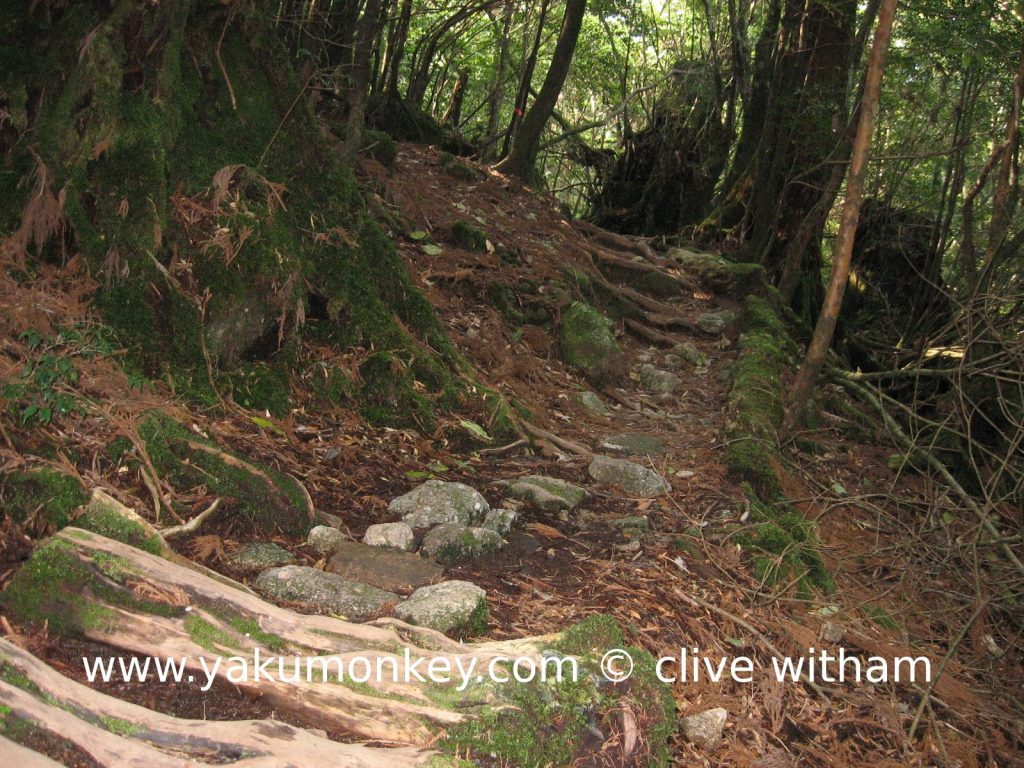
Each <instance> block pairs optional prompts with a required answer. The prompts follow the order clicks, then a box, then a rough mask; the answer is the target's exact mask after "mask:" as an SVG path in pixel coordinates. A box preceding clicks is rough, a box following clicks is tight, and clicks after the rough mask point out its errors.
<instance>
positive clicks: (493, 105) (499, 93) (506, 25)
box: [484, 0, 515, 137]
mask: <svg viewBox="0 0 1024 768" xmlns="http://www.w3.org/2000/svg"><path fill="white" fill-rule="evenodd" d="M514 8H515V3H514V2H513V0H506V2H505V7H504V10H503V11H502V20H501V30H502V34H501V44H500V47H499V48H498V56H497V63H496V64H495V73H494V89H493V90H492V91H491V95H490V97H489V98H488V100H487V130H486V132H485V133H484V135H485V136H488V137H490V136H494V135H495V134H496V133H498V123H499V122H500V121H501V107H502V104H503V102H504V101H505V71H506V70H507V69H508V60H509V42H510V41H509V33H510V32H511V31H512V12H513V10H514Z"/></svg>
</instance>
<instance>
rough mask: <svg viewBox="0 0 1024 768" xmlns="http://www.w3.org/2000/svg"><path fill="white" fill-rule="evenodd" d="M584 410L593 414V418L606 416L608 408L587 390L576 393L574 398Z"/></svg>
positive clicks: (598, 397)
mask: <svg viewBox="0 0 1024 768" xmlns="http://www.w3.org/2000/svg"><path fill="white" fill-rule="evenodd" d="M574 399H575V400H576V402H577V403H579V404H580V405H581V406H583V408H584V409H585V410H587V411H588V412H590V413H592V414H594V415H595V416H607V415H608V406H607V405H605V404H604V400H602V399H601V398H600V396H599V395H596V394H595V393H593V392H590V391H589V390H588V391H586V392H577V393H576V396H575V398H574Z"/></svg>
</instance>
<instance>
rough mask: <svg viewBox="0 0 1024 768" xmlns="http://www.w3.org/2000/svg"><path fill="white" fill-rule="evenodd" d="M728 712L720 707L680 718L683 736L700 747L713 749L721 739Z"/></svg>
mask: <svg viewBox="0 0 1024 768" xmlns="http://www.w3.org/2000/svg"><path fill="white" fill-rule="evenodd" d="M728 719H729V713H728V711H726V710H725V709H723V708H722V707H716V708H714V709H708V710H705V711H703V712H700V713H698V714H696V715H690V716H689V717H684V718H683V719H682V723H681V725H682V731H683V736H684V737H685V738H686V740H687V741H689V742H690V743H691V744H695V745H696V746H698V747H700V748H701V749H714V748H715V747H717V746H718V744H719V742H721V740H722V729H723V728H725V722H726V720H728Z"/></svg>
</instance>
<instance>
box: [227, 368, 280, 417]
mask: <svg viewBox="0 0 1024 768" xmlns="http://www.w3.org/2000/svg"><path fill="white" fill-rule="evenodd" d="M230 381H231V389H232V397H233V398H234V400H235V402H236V403H238V404H239V405H241V406H244V407H245V408H251V409H253V410H257V411H270V413H271V414H272V415H274V416H287V415H288V412H289V411H290V410H291V402H290V400H289V392H290V389H289V386H290V385H289V381H288V371H287V369H286V368H285V367H284V366H283V365H268V364H266V363H251V364H249V365H244V366H242V367H241V368H239V369H238V370H236V371H234V372H233V373H232V374H231V375H230Z"/></svg>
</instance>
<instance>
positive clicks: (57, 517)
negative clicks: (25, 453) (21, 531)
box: [3, 468, 89, 532]
mask: <svg viewBox="0 0 1024 768" xmlns="http://www.w3.org/2000/svg"><path fill="white" fill-rule="evenodd" d="M88 500H89V499H88V496H86V495H85V492H84V491H83V490H82V486H81V485H79V483H78V480H77V479H75V478H73V477H71V476H70V475H64V474H61V473H60V472H56V471H54V470H52V469H46V468H43V469H32V470H28V471H26V472H13V473H11V474H9V475H6V476H4V477H3V501H4V509H5V511H6V512H7V514H8V515H10V516H11V517H12V518H13V519H14V520H15V521H17V522H19V523H24V522H25V521H26V520H28V519H29V518H30V517H31V516H33V515H35V514H38V515H40V516H41V517H42V518H43V520H45V522H46V527H47V528H48V529H50V531H51V532H52V531H55V530H59V529H60V528H63V527H64V526H65V525H67V524H68V523H70V522H71V514H72V512H73V511H74V510H75V509H77V508H78V507H80V506H82V505H83V504H85V503H86V502H87V501H88Z"/></svg>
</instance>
